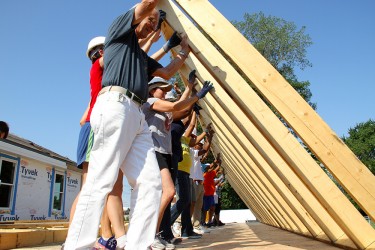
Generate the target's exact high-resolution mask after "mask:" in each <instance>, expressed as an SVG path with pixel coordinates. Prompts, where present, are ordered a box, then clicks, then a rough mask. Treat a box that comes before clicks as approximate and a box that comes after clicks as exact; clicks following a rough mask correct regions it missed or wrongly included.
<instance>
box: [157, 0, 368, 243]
mask: <svg viewBox="0 0 375 250" xmlns="http://www.w3.org/2000/svg"><path fill="white" fill-rule="evenodd" d="M159 5H160V7H161V8H162V9H163V10H166V11H167V13H175V14H176V15H173V14H172V15H167V19H168V22H169V23H171V24H172V26H173V27H174V29H176V30H178V31H186V32H187V33H188V34H189V38H190V40H191V42H190V43H189V45H190V46H191V48H192V49H193V52H194V54H195V55H197V57H198V58H199V60H200V62H202V63H203V64H204V65H205V67H207V69H208V70H209V71H210V73H212V75H213V76H215V79H216V80H217V81H218V82H219V83H220V84H221V85H222V86H223V87H224V88H225V90H226V91H228V93H230V94H231V95H232V96H235V95H234V93H235V94H237V95H243V94H244V96H245V97H248V98H243V96H242V97H241V98H239V99H237V98H236V99H235V100H236V101H238V103H237V105H239V103H240V104H241V105H244V104H245V102H244V101H245V100H246V102H249V101H251V105H245V106H241V109H243V110H246V114H247V115H248V116H249V117H250V118H251V120H252V121H254V122H255V123H256V124H257V126H260V127H259V129H260V130H261V131H262V133H264V136H265V137H266V138H267V140H268V141H269V142H272V145H273V146H274V147H275V148H276V150H277V152H280V153H281V155H282V157H283V158H284V159H285V160H286V161H287V162H288V164H287V166H289V167H291V168H292V169H293V171H294V172H295V173H297V174H298V177H299V178H300V179H301V180H303V182H304V184H305V185H307V187H308V188H309V189H310V190H311V191H312V192H313V193H314V196H315V197H316V198H318V200H319V202H321V203H322V205H323V206H324V207H325V208H327V211H328V212H329V214H330V216H331V217H332V218H333V219H334V220H335V221H337V223H338V224H339V225H340V227H341V228H342V229H343V230H344V231H345V233H346V234H347V235H348V236H349V237H350V238H351V239H352V240H353V241H354V242H355V243H356V244H357V246H359V247H361V248H363V247H366V246H368V245H369V244H370V243H372V241H371V239H373V238H374V237H373V236H374V230H373V229H372V228H371V227H370V226H369V225H368V223H367V222H366V221H365V220H364V219H363V218H362V217H361V215H360V214H359V213H358V212H357V211H356V210H355V208H354V207H353V206H352V205H351V204H350V202H349V201H348V200H347V199H346V197H344V196H343V194H342V193H341V192H340V191H339V190H338V188H337V187H336V186H335V185H334V184H333V182H332V181H330V180H329V178H328V177H327V176H326V175H325V174H324V172H323V171H322V170H321V169H320V167H319V166H317V164H316V163H315V162H314V161H313V160H312V159H311V157H310V156H309V155H308V154H307V152H306V151H304V149H303V148H302V147H301V146H300V145H299V143H298V141H297V140H296V139H295V138H294V137H293V136H292V135H290V134H289V132H288V130H287V129H286V128H285V127H283V125H282V124H281V123H280V122H279V121H278V119H277V117H275V115H274V114H273V113H272V112H271V110H269V108H268V107H267V106H266V105H265V104H264V103H263V102H262V101H261V99H260V98H259V97H258V96H257V95H256V94H255V93H254V91H252V89H251V88H250V87H249V86H248V85H247V84H246V83H245V81H244V80H243V79H242V78H241V76H239V75H238V73H237V72H236V71H235V70H234V69H233V67H232V66H231V65H228V62H227V61H226V60H225V59H224V58H223V57H222V55H221V54H220V53H219V52H218V51H217V50H216V49H215V48H214V47H213V46H212V44H211V43H210V42H209V41H208V40H207V39H206V38H205V37H204V36H203V35H202V34H201V33H200V32H199V31H198V30H197V28H196V27H195V26H194V25H193V24H192V23H191V21H190V20H189V19H188V18H187V17H186V16H185V15H184V14H183V13H182V12H181V11H180V10H179V9H178V8H177V7H176V6H175V5H174V4H173V3H172V2H171V1H165V0H163V1H160V2H159ZM176 16H178V19H177V17H176ZM212 62H215V65H220V68H219V67H217V66H216V67H214V65H212ZM229 83H230V84H229ZM234 89H235V91H233V90H234ZM259 108H260V109H259ZM250 111H251V112H250ZM265 117H267V119H271V118H272V119H273V120H272V122H271V120H265ZM259 121H262V122H260V123H259ZM241 129H243V128H241ZM243 132H244V133H245V131H243ZM271 132H272V133H276V135H275V136H273V137H270V134H269V133H271ZM263 139H264V138H263ZM275 141H276V142H277V143H275ZM255 145H256V146H257V150H259V151H260V152H262V154H263V156H264V157H266V158H267V157H268V158H267V160H268V161H272V160H273V158H272V157H269V156H268V155H269V153H268V152H267V151H265V150H264V149H262V148H261V147H259V145H257V144H255ZM279 167H280V166H279ZM275 171H276V170H275ZM294 188H297V190H299V187H297V186H295V187H294ZM327 190H329V192H327ZM303 198H305V197H303ZM349 214H350V216H348V215H349ZM319 219H320V220H322V219H321V218H315V220H319ZM325 223H326V222H325V221H320V223H319V225H320V226H321V227H322V228H323V227H324V224H325ZM326 229H327V228H325V230H326ZM325 232H326V231H325Z"/></svg>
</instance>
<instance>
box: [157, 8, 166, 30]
mask: <svg viewBox="0 0 375 250" xmlns="http://www.w3.org/2000/svg"><path fill="white" fill-rule="evenodd" d="M166 17H167V13H166V12H165V11H164V10H159V22H158V26H156V30H158V29H160V27H161V23H162V22H163V21H164V20H165V18H166Z"/></svg>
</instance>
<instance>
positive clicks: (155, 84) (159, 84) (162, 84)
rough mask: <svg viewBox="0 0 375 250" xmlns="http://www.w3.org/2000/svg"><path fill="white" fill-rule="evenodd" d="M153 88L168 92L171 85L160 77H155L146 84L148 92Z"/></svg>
mask: <svg viewBox="0 0 375 250" xmlns="http://www.w3.org/2000/svg"><path fill="white" fill-rule="evenodd" d="M154 88H162V89H164V90H165V91H170V90H171V89H172V85H170V84H169V82H168V81H167V80H165V79H163V78H161V77H158V76H155V77H154V78H153V79H152V80H151V81H150V82H149V83H148V91H149V92H150V91H151V90H152V89H154Z"/></svg>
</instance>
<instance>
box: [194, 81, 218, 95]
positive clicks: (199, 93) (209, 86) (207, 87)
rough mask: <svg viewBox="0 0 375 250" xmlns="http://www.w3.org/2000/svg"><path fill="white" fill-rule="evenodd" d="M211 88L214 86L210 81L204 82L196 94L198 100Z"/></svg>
mask: <svg viewBox="0 0 375 250" xmlns="http://www.w3.org/2000/svg"><path fill="white" fill-rule="evenodd" d="M213 88H214V86H213V84H212V83H211V82H210V81H205V82H204V84H203V87H202V89H201V90H200V91H199V92H198V93H197V96H198V98H199V99H202V98H203V97H205V96H206V94H207V93H208V92H209V91H210V90H211V89H213Z"/></svg>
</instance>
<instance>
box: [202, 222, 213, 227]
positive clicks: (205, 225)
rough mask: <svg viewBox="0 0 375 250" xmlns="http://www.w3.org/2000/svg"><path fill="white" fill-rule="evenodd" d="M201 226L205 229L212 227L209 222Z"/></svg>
mask: <svg viewBox="0 0 375 250" xmlns="http://www.w3.org/2000/svg"><path fill="white" fill-rule="evenodd" d="M203 226H204V227H206V228H210V227H212V226H213V224H212V223H211V222H209V223H204V224H203Z"/></svg>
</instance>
